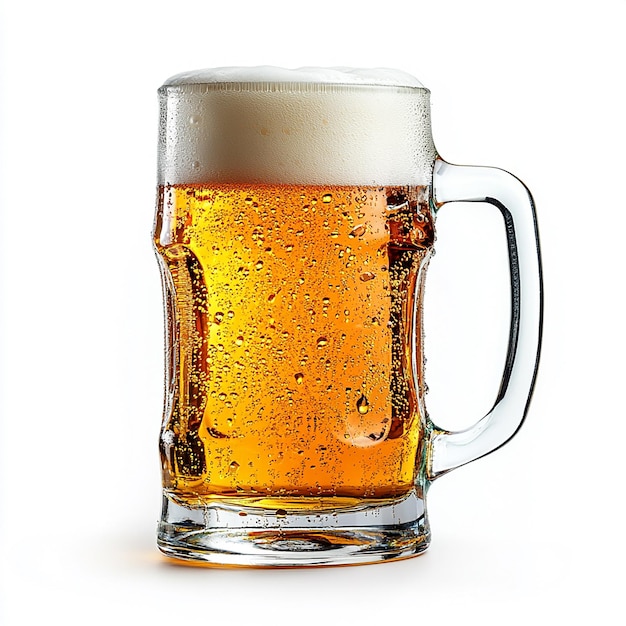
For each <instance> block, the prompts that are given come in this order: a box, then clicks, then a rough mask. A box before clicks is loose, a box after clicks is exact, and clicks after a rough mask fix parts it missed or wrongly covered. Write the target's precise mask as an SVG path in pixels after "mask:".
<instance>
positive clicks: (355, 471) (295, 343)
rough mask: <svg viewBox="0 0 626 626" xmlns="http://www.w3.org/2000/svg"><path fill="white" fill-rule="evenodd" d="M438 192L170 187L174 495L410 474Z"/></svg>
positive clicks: (410, 481) (163, 204) (161, 239)
mask: <svg viewBox="0 0 626 626" xmlns="http://www.w3.org/2000/svg"><path fill="white" fill-rule="evenodd" d="M427 191H428V190H427V189H426V188H425V187H423V186H402V187H400V186H396V187H376V186H340V185H326V186H306V185H281V184H279V185H272V184H263V185H262V184H252V185H250V184H237V185H228V184H206V185H203V184H191V185H185V184H179V185H168V186H161V187H160V189H159V206H158V211H157V219H156V226H155V245H156V249H157V251H158V255H159V260H160V265H161V270H162V277H163V285H164V292H165V299H166V308H167V312H168V315H167V319H168V320H169V324H168V328H167V354H168V364H167V382H166V407H165V416H164V422H163V427H162V432H161V439H160V449H161V459H162V467H163V479H164V486H165V488H166V490H167V493H168V494H169V495H170V496H171V497H172V498H174V499H175V500H176V501H178V502H181V503H196V504H197V503H198V502H207V501H210V500H211V499H212V498H232V497H239V498H242V497H250V498H255V497H256V498H265V499H269V501H272V502H274V506H276V505H275V500H276V499H277V498H294V497H303V496H312V497H328V496H334V497H347V498H387V497H392V496H397V495H399V494H402V493H406V492H408V491H409V490H411V489H412V488H413V486H414V484H415V472H416V458H417V455H418V449H419V447H420V445H421V441H422V430H423V424H424V419H423V418H424V416H423V409H422V406H421V401H420V398H421V397H422V395H423V389H420V388H419V387H421V386H423V373H422V369H423V368H422V356H421V355H422V346H421V337H420V335H419V334H417V335H416V334H415V328H416V327H417V328H419V327H420V322H419V317H420V316H421V295H420V294H421V290H422V287H423V285H422V277H423V270H424V268H425V265H426V263H427V260H428V257H429V254H430V251H431V248H432V244H433V239H434V232H433V223H432V217H431V213H430V209H429V205H428V193H427ZM415 303H417V312H416V314H415V315H414V310H413V308H414V307H415V306H416V304H415ZM414 351H415V353H416V355H417V359H416V360H415V363H417V368H416V370H417V376H415V377H414V376H413V370H412V367H413V365H412V363H413V362H414V357H413V352H414ZM416 386H417V388H416Z"/></svg>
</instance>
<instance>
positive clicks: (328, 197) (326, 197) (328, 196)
mask: <svg viewBox="0 0 626 626" xmlns="http://www.w3.org/2000/svg"><path fill="white" fill-rule="evenodd" d="M332 199H333V196H332V194H329V193H325V194H324V195H323V196H322V202H323V203H324V204H328V203H329V202H330V201H331V200H332Z"/></svg>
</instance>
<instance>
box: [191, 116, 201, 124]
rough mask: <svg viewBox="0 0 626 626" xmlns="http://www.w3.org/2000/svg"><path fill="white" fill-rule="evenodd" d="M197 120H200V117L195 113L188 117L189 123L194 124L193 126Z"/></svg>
mask: <svg viewBox="0 0 626 626" xmlns="http://www.w3.org/2000/svg"><path fill="white" fill-rule="evenodd" d="M199 121H200V118H199V117H198V116H197V115H192V116H191V117H190V118H189V123H190V124H192V125H194V126H195V125H196V124H197V123H198V122H199Z"/></svg>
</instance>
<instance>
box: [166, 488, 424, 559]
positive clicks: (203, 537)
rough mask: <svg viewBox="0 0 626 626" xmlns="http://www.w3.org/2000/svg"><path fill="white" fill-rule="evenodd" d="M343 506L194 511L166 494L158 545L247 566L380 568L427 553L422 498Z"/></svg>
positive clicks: (287, 503)
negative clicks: (370, 565) (379, 564)
mask: <svg viewBox="0 0 626 626" xmlns="http://www.w3.org/2000/svg"><path fill="white" fill-rule="evenodd" d="M342 500H343V499H336V501H335V499H333V498H315V497H310V498H303V499H298V500H295V499H293V500H284V501H283V500H281V501H280V506H281V507H282V508H270V507H268V501H267V500H262V499H257V500H254V499H246V500H245V501H243V502H240V501H237V500H218V501H213V502H210V503H207V504H203V505H194V506H190V505H183V504H181V503H177V502H175V501H174V500H173V499H172V497H171V496H169V495H165V496H164V498H163V515H162V519H161V522H160V524H159V532H158V545H159V548H160V549H161V551H162V552H163V553H164V554H165V555H167V556H169V557H173V558H176V559H184V560H187V561H196V562H202V563H207V564H215V565H230V566H248V567H310V566H325V565H350V564H353V565H355V564H365V563H376V562H379V561H389V560H393V559H401V558H407V557H410V556H415V555H417V554H419V553H421V552H423V551H424V550H426V548H427V547H428V544H429V542H430V531H429V527H428V521H427V519H426V511H425V508H424V500H423V499H422V498H420V497H419V496H418V495H417V494H416V493H415V492H412V493H410V494H408V495H405V496H403V497H401V498H396V499H385V500H365V499H363V500H360V501H356V500H355V499H353V498H351V499H349V500H350V503H347V502H343V501H342ZM346 500H348V499H346ZM276 502H277V500H276V499H274V500H273V505H274V507H275V506H276Z"/></svg>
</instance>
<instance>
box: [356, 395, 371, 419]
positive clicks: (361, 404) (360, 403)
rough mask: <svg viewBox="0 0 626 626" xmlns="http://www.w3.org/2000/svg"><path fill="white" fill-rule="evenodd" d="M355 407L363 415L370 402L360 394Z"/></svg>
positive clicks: (367, 409) (368, 408)
mask: <svg viewBox="0 0 626 626" xmlns="http://www.w3.org/2000/svg"><path fill="white" fill-rule="evenodd" d="M356 408H357V410H358V411H359V413H360V414H361V415H365V414H366V413H367V412H368V411H369V410H370V403H369V402H368V401H367V398H366V397H365V396H361V397H360V398H359V399H358V400H357V401H356Z"/></svg>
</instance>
